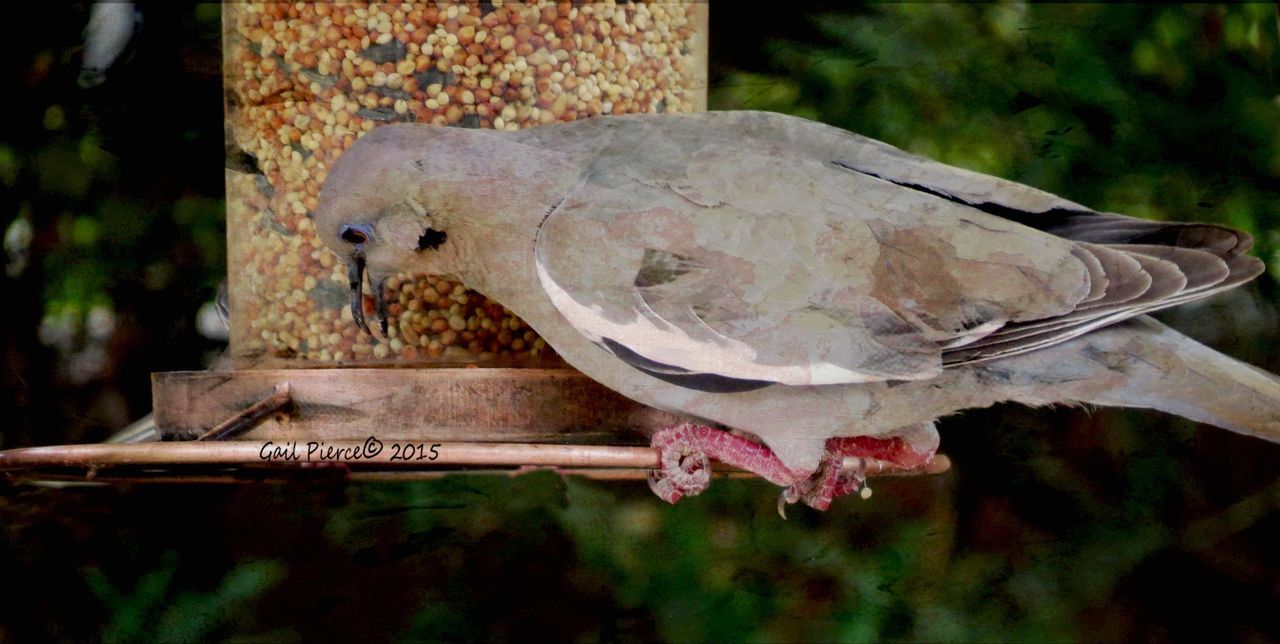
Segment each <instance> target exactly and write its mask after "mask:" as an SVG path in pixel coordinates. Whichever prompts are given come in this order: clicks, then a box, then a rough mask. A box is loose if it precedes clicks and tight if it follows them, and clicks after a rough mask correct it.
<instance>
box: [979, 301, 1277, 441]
mask: <svg viewBox="0 0 1280 644" xmlns="http://www.w3.org/2000/svg"><path fill="white" fill-rule="evenodd" d="M995 364H998V365H999V366H1000V367H1001V368H1002V369H1005V370H1008V371H1011V372H1015V373H1018V374H1019V375H1020V377H1021V378H1022V380H1023V381H1024V382H1027V383H1032V386H1027V387H1023V388H1020V389H1019V390H1018V391H1016V392H1013V393H1012V394H1011V395H1010V396H1009V397H1010V398H1012V399H1014V400H1020V401H1023V402H1030V403H1032V404H1050V403H1054V402H1061V401H1064V400H1066V401H1073V402H1082V403H1091V404H1097V405H1105V406H1113V407H1134V408H1142V409H1156V410H1160V411H1164V412H1167V413H1170V414H1176V415H1178V416H1183V417H1185V418H1190V419H1191V420H1195V421H1197V422H1202V423H1207V424H1210V425H1215V426H1218V427H1222V428H1224V429H1230V430H1232V431H1235V432H1239V433H1241V434H1247V435H1250V436H1257V437H1259V438H1264V439H1266V440H1269V441H1273V442H1280V378H1277V377H1276V376H1274V375H1272V374H1269V373H1267V372H1265V371H1263V370H1261V369H1258V368H1257V367H1254V366H1251V365H1248V364H1245V363H1243V362H1240V361H1239V360H1236V359H1234V358H1231V357H1228V356H1226V355H1223V354H1222V353H1219V352H1217V351H1214V350H1213V349H1210V348H1209V347H1206V346H1204V345H1202V344H1200V343H1199V342H1196V341H1195V340H1192V339H1191V338H1188V337H1186V336H1184V335H1182V334H1181V333H1178V332H1177V331H1174V330H1173V329H1170V328H1169V327H1166V326H1164V325H1163V324H1160V323H1159V322H1156V321H1155V320H1153V319H1151V318H1149V317H1139V318H1134V319H1132V320H1128V321H1126V322H1124V323H1121V324H1118V325H1115V326H1111V327H1108V328H1106V329H1102V330H1099V331H1097V332H1094V333H1092V334H1090V335H1088V336H1085V337H1082V338H1079V339H1077V340H1075V341H1073V342H1070V343H1067V344H1063V345H1059V346H1058V347H1054V348H1053V349H1049V350H1047V351H1043V352H1037V353H1031V354H1025V355H1020V356H1017V357H1015V358H1011V359H1009V360H1007V361H1001V362H998V363H995Z"/></svg>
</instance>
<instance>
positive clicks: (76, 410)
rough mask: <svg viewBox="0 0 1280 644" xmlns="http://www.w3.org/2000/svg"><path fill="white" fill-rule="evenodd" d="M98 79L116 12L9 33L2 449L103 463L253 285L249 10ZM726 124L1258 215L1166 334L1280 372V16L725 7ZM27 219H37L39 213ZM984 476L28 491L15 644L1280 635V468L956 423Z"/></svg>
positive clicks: (148, 31)
mask: <svg viewBox="0 0 1280 644" xmlns="http://www.w3.org/2000/svg"><path fill="white" fill-rule="evenodd" d="M143 7H144V9H145V10H146V18H145V29H144V32H143V37H142V39H141V40H140V41H139V43H138V44H137V46H136V49H135V51H134V53H133V55H132V57H131V59H130V61H129V63H128V64H127V65H126V66H125V67H123V68H120V69H117V70H113V73H112V74H110V75H109V76H108V81H107V82H106V83H105V84H103V85H101V86H99V87H96V88H93V89H89V90H85V89H81V88H80V87H79V86H78V85H77V83H76V79H77V76H78V74H79V73H80V51H79V46H80V38H81V30H82V28H83V25H84V24H85V21H86V19H87V9H86V7H85V6H84V5H81V4H67V5H62V4H60V3H16V4H15V5H14V6H12V7H11V8H8V9H7V12H8V14H7V15H8V18H7V20H8V22H9V25H10V34H9V37H7V38H5V39H3V44H2V45H0V47H3V48H4V49H3V54H4V56H3V59H2V60H3V62H0V74H3V75H4V80H3V83H4V84H3V87H4V89H5V91H4V96H5V98H4V113H5V114H7V116H4V117H3V118H4V120H5V128H4V130H3V133H2V134H0V194H3V195H4V198H3V199H2V200H0V204H3V205H4V207H3V208H2V209H0V227H3V229H4V230H5V244H4V260H5V261H4V263H5V272H4V275H3V276H0V283H2V284H3V287H2V290H0V293H3V296H4V303H3V305H4V308H5V312H6V315H3V316H0V342H3V345H4V356H5V359H4V363H3V365H0V412H2V413H3V415H2V416H0V447H2V448H13V447H20V446H26V445H42V444H57V443H68V442H90V441H97V440H102V439H104V438H106V437H107V436H108V435H109V434H110V433H112V432H113V431H115V430H117V429H119V428H120V427H122V426H124V425H125V424H127V423H128V422H130V421H132V420H134V419H136V418H138V417H140V416H142V415H144V414H146V413H147V412H148V410H149V406H150V400H149V383H148V374H149V373H150V372H152V371H165V370H176V369H193V368H200V367H201V366H202V365H204V364H207V361H208V360H209V359H210V357H211V356H215V355H217V354H218V353H219V352H220V350H221V346H220V345H219V343H218V342H217V341H216V340H211V339H209V338H207V337H205V336H203V335H201V334H200V333H199V331H198V325H197V317H198V312H199V311H200V310H201V307H205V306H207V304H208V303H209V302H210V301H211V300H212V299H213V297H214V291H215V288H216V285H217V284H218V282H219V281H220V280H221V279H222V277H223V276H224V275H225V270H226V268H225V255H224V252H225V251H224V241H223V235H224V229H223V212H222V167H223V162H224V150H223V138H222V113H221V98H222V94H221V87H220V77H219V72H218V64H219V59H218V40H219V30H220V27H219V7H218V5H216V4H202V5H184V4H179V3H159V2H156V3H149V4H144V5H143ZM712 16H713V17H712V33H711V37H712V46H711V49H712V58H713V59H712V62H711V71H712V90H711V105H712V107H713V108H716V109H734V108H754V109H770V110H777V111H785V112H790V113H795V114H800V115H803V116H807V117H811V118H815V119H819V120H823V121H826V122H829V123H832V124H835V125H839V126H841V127H845V128H847V129H851V130H855V131H858V132H861V133H863V134H866V135H869V136H872V137H875V138H879V139H882V140H885V141H888V142H890V143H893V144H895V145H899V146H902V147H905V148H907V149H909V150H911V151H914V152H917V153H921V154H925V155H927V156H931V157H934V158H937V159H939V160H942V161H945V162H948V163H953V164H956V165H960V166H964V167H969V168H972V169H975V170H979V171H983V172H989V173H992V174H997V175H1000V176H1005V177H1009V178H1011V179H1015V180H1018V181H1023V182H1026V183H1030V184H1033V185H1036V186H1038V187H1041V188H1044V189H1047V190H1050V191H1053V192H1056V193H1059V194H1062V195H1063V196H1066V197H1068V198H1070V199H1073V200H1075V201H1079V202H1081V203H1084V204H1087V205H1090V206H1093V207H1096V208H1100V209H1107V210H1111V211H1115V212H1124V213H1129V214H1134V215H1138V216H1143V217H1149V218H1154V219H1169V220H1200V221H1216V222H1221V223H1225V224H1228V225H1232V226H1235V227H1239V228H1243V229H1245V230H1248V231H1250V232H1251V233H1252V234H1253V235H1254V236H1255V237H1256V239H1257V242H1258V243H1257V248H1256V252H1257V253H1258V254H1259V256H1261V257H1263V258H1264V259H1266V260H1267V261H1268V263H1269V265H1270V266H1271V270H1270V271H1269V273H1268V274H1267V275H1264V276H1263V277H1262V278H1260V279H1258V280H1257V281H1255V282H1254V283H1252V284H1250V285H1249V286H1248V287H1246V288H1243V289H1239V290H1238V291H1236V292H1233V293H1230V294H1225V295H1223V296H1220V297H1217V298H1215V299H1213V300H1210V301H1208V302H1204V303H1199V304H1193V305H1188V306H1185V307H1182V308H1180V309H1178V310H1176V311H1172V312H1169V313H1167V314H1162V315H1161V317H1162V319H1164V320H1165V321H1166V322H1168V323H1170V324H1173V325H1174V326H1176V327H1177V328H1179V329H1181V330H1183V331H1184V332H1186V333H1188V334H1191V335H1192V336H1194V337H1196V338H1198V339H1200V340H1202V341H1204V342H1206V343H1208V344H1210V345H1212V346H1215V347H1218V348H1220V349H1222V350H1223V351H1226V352H1228V353H1230V354H1231V355H1234V356H1237V357H1239V358H1241V359H1243V360H1246V361H1248V362H1251V363H1253V364H1257V365H1260V366H1263V367H1265V368H1268V369H1269V370H1271V371H1272V372H1276V371H1277V370H1280V352H1277V351H1276V350H1275V346H1276V345H1277V342H1278V341H1280V332H1278V331H1277V324H1276V320H1277V312H1276V304H1277V301H1278V297H1277V284H1276V280H1275V276H1276V275H1277V272H1276V271H1277V268H1280V257H1278V256H1277V250H1278V249H1280V129H1278V127H1280V97H1278V96H1280V84H1278V83H1277V73H1278V72H1277V63H1280V55H1278V54H1277V46H1278V45H1280V31H1278V29H1277V19H1276V9H1275V7H1274V5H1270V4H1267V5H1233V6H1177V5H1169V6H1103V5H1069V6H1050V5H1035V6H1030V7H1019V6H1001V5H982V6H945V5H928V4H908V5H871V6H849V5H845V4H842V3H811V4H804V3H789V4H777V5H769V6H767V7H752V8H750V9H748V8H746V5H725V6H717V7H713V8H712ZM15 222H16V223H15ZM941 428H942V432H943V450H944V451H945V452H947V453H948V454H950V456H951V457H952V459H953V461H954V462H955V468H954V470H953V471H952V472H951V473H949V474H947V475H944V476H938V477H933V478H928V479H903V480H895V481H887V482H882V483H878V484H877V485H876V486H875V490H876V494H875V496H874V497H873V498H872V499H871V500H870V501H866V502H859V501H855V500H845V501H844V502H841V503H837V504H836V505H835V507H834V508H833V509H832V510H831V511H829V512H827V513H825V514H819V513H815V512H809V511H805V510H803V509H798V510H795V511H793V512H792V513H791V519H790V520H789V521H786V522H784V521H781V520H780V519H778V518H777V516H776V515H775V514H774V499H775V495H776V492H775V490H774V489H773V488H772V487H771V486H768V485H766V484H764V483H760V482H748V481H742V482H729V481H720V482H717V483H716V484H715V485H713V486H712V488H711V490H709V491H708V492H707V493H705V494H703V495H702V496H699V497H696V498H693V499H687V500H685V501H683V502H682V503H680V504H679V505H678V506H674V507H668V506H666V505H664V504H662V503H661V502H660V501H658V500H657V499H655V498H653V497H652V496H650V495H649V493H648V491H647V490H646V489H645V488H644V486H643V485H640V484H631V483H618V484H602V483H589V482H583V481H578V480H561V479H559V478H557V477H554V476H550V475H542V474H540V475H535V476H528V477H522V478H520V479H516V480H507V479H498V478H487V477H455V478H451V479H446V480H443V481H440V482H435V483H421V484H412V485H410V484H397V485H389V484H383V485H372V484H370V485H348V484H343V483H341V482H335V481H332V480H329V479H327V478H324V477H317V478H315V479H312V480H300V481H299V482H297V483H295V484H289V485H252V486H239V487H230V486H228V487H219V486H196V485H188V486H172V487H163V486H135V487H60V488H51V487H33V486H19V485H7V484H3V483H0V530H3V540H2V541H0V571H3V573H2V574H0V579H3V580H4V581H5V582H7V584H8V586H9V589H10V590H12V591H14V592H13V593H9V594H8V595H9V597H8V598H7V599H5V600H3V601H0V641H10V640H12V641H28V640H45V639H50V638H52V639H61V640H83V639H107V640H134V639H139V638H141V639H159V640H177V639H184V640H190V639H197V638H198V639H205V638H219V639H225V638H237V639H243V638H251V639H268V640H297V639H303V638H314V637H320V638H326V639H328V638H338V637H343V638H346V637H351V638H355V637H359V638H361V639H366V638H367V639H372V640H387V639H463V638H476V637H480V638H501V637H508V636H522V635H539V636H551V637H556V638H558V639H572V640H580V639H582V640H599V639H606V640H619V639H620V640H632V639H641V638H643V639H650V638H660V639H667V640H676V641H697V640H729V639H753V640H794V639H819V640H835V639H839V640H870V639H908V640H922V639H923V640H939V639H944V640H992V639H1000V640H1089V641H1093V640H1121V639H1143V640H1180V639H1208V638H1213V639H1215V640H1217V639H1241V640H1250V641H1275V640H1277V639H1280V612H1277V611H1276V606H1278V605H1280V575H1278V574H1277V571H1280V553H1278V552H1277V548H1276V544H1277V543H1280V513H1278V512H1277V509H1278V508H1280V481H1278V480H1277V476H1276V473H1277V469H1278V468H1277V465H1276V464H1277V463H1280V447H1277V446H1276V445H1273V444H1269V443H1264V442H1262V441H1259V440H1256V439H1249V438H1244V437H1241V436H1237V435H1234V434H1230V433H1228V432H1225V431H1222V430H1218V429H1215V428H1212V427H1205V426H1196V425H1195V424H1194V423H1191V422H1189V421H1185V420H1182V419H1178V418H1173V417H1169V416H1163V415H1159V414H1155V413H1143V412H1123V411H1116V410H1084V409H1077V408H1060V409H1042V410H1030V409H1025V408H1022V407H1017V406H1001V407H997V408H994V409H989V410H981V411H974V412H970V413H966V414H962V415H960V416H957V417H954V418H949V419H946V420H945V421H943V422H942V424H941Z"/></svg>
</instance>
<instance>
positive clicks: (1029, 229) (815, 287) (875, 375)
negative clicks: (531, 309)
mask: <svg viewBox="0 0 1280 644" xmlns="http://www.w3.org/2000/svg"><path fill="white" fill-rule="evenodd" d="M513 134H514V136H515V137H517V140H519V141H521V142H523V143H525V144H529V145H538V146H546V147H553V148H558V149H560V150H561V151H566V152H572V153H576V154H579V155H583V156H585V157H586V158H589V159H591V161H590V162H589V163H587V164H586V165H585V171H584V173H583V176H582V182H581V183H580V184H579V186H578V187H577V188H576V189H575V190H574V191H573V192H572V194H569V195H567V196H566V198H565V200H564V201H563V202H562V203H561V204H560V206H559V207H558V208H556V209H554V210H553V212H552V213H551V214H550V215H549V216H548V218H547V220H546V222H545V224H544V226H543V230H542V231H541V232H540V241H539V244H538V258H539V263H540V266H539V270H540V275H541V277H542V279H543V284H544V286H545V287H546V288H547V290H548V292H550V293H552V294H554V295H555V298H556V300H557V306H558V307H559V308H560V310H561V311H562V312H563V313H565V315H566V316H568V317H570V319H571V321H572V322H573V323H574V324H575V326H577V328H578V329H579V330H580V331H582V332H583V333H585V334H586V335H588V336H589V337H592V338H598V339H599V341H600V342H601V343H602V344H603V345H604V346H606V347H610V348H611V350H612V351H613V352H614V353H615V354H616V355H619V356H620V357H623V359H625V360H627V361H628V362H631V363H632V364H633V365H636V366H637V368H642V369H645V370H648V371H650V372H651V373H654V374H655V375H659V377H666V378H668V379H673V380H675V379H680V381H681V382H684V383H685V384H692V385H694V386H705V387H709V388H714V387H721V388H726V389H733V388H749V387H752V386H760V385H762V384H764V383H772V382H782V383H788V384H801V383H828V382H860V381H868V380H883V379H912V378H917V379H918V378H927V377H929V376H930V375H933V374H935V373H936V372H937V369H938V368H939V365H940V364H941V365H946V366H953V365H963V364H971V363H974V362H982V361H986V360H991V359H995V358H1000V357H1006V356H1012V355H1016V354H1019V353H1024V352H1027V351H1031V350H1035V349H1039V348H1043V347H1047V346H1051V345H1053V344H1056V343H1059V342H1063V341H1065V340H1068V339H1070V338H1073V337H1076V336H1078V335H1081V334H1083V333H1085V332H1088V331H1090V330H1092V329H1095V328H1098V327H1100V326H1103V325H1106V324H1111V323H1114V322H1117V321H1119V320H1123V319H1127V318H1130V317H1133V316H1136V315H1140V314H1142V313H1145V312H1149V311H1152V310H1156V309H1159V308H1164V307H1167V306H1172V305H1174V304H1179V303H1182V302H1186V301H1190V300H1192V299H1198V298H1200V297H1205V296H1208V295H1211V294H1213V293H1216V292H1219V291H1222V290H1225V289H1228V288H1231V287H1233V286H1236V285H1238V284H1240V283H1242V282H1244V281H1247V280H1249V279H1252V278H1253V277H1254V276H1256V275H1258V274H1259V273H1260V272H1261V271H1262V270H1263V268H1264V267H1263V264H1262V262H1261V261H1259V260H1258V259H1256V258H1253V257H1249V256H1247V255H1244V254H1243V253H1244V251H1246V250H1247V249H1248V248H1249V246H1250V245H1251V243H1252V240H1251V239H1250V238H1249V236H1248V235H1247V234H1244V233H1241V232H1238V231H1234V230H1231V229H1227V228H1224V227H1221V226H1216V225H1210V224H1187V223H1176V222H1174V223H1170V222H1153V221H1146V220H1141V219H1134V218H1131V217H1126V216H1123V215H1116V214H1110V213H1099V212H1095V211H1092V210H1090V209H1088V208H1085V207H1084V206H1081V205H1079V204H1076V203H1074V202H1071V201H1068V200H1066V199H1062V198H1060V197H1057V196H1055V195H1052V194H1050V193H1047V192H1044V191H1041V190H1037V189H1035V188H1032V187H1030V186H1026V185H1023V184H1019V183H1016V182H1012V181H1007V180H1004V179H999V178H997V177H991V176H988V175H983V174H979V173H975V172H971V171H968V170H963V169H960V168H954V167H951V166H947V165H944V164H941V163H937V162H935V161H931V160H928V159H924V158H921V157H917V156H914V155H911V154H908V153H906V152H904V151H902V150H899V149H897V148H894V147H892V146H890V145H887V144H885V143H882V142H879V141H875V140H873V139H869V138H866V137H863V136H859V135H856V134H853V133H850V132H846V131H844V130H840V129H838V128H834V127H830V126H826V125H823V124H820V123H815V122H812V121H807V120H803V119H797V118H794V117H788V116H784V115H779V114H771V113H765V112H711V113H705V114H699V115H692V116H675V115H672V116H667V117H661V118H653V117H644V116H641V117H617V118H605V119H590V120H588V121H580V122H575V123H570V124H565V125H559V126H551V127H547V128H534V129H531V130H526V131H522V132H518V133H513ZM570 313H573V315H572V316H571V315H570ZM708 374H709V375H708ZM703 375H708V376H707V377H702V376H703ZM714 375H720V376H725V377H727V378H730V379H734V380H726V379H724V378H715V377H711V376H714Z"/></svg>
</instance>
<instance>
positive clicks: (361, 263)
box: [347, 248, 391, 338]
mask: <svg viewBox="0 0 1280 644" xmlns="http://www.w3.org/2000/svg"><path fill="white" fill-rule="evenodd" d="M365 272H366V270H365V258H364V250H362V249H359V248H357V249H355V250H353V251H351V255H350V256H349V257H348V258H347V284H348V285H349V286H350V287H351V317H352V318H353V319H354V320H355V321H356V326H358V327H359V328H360V329H362V330H364V332H365V333H368V334H369V335H371V336H372V335H373V332H372V331H370V330H369V323H368V322H367V321H366V320H365V319H364V277H365ZM368 272H369V285H370V286H371V287H372V288H373V302H374V308H375V312H376V314H377V316H378V329H379V330H381V331H382V337H384V338H385V337H387V300H386V290H387V289H386V286H387V279H388V278H390V277H391V276H390V275H374V274H373V272H372V271H368Z"/></svg>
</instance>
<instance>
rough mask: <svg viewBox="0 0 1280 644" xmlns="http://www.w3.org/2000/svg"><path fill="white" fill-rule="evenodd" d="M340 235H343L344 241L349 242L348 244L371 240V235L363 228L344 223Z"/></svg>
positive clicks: (339, 231) (339, 230)
mask: <svg viewBox="0 0 1280 644" xmlns="http://www.w3.org/2000/svg"><path fill="white" fill-rule="evenodd" d="M338 237H341V238H342V241H344V242H347V243H348V244H363V243H365V242H367V241H369V235H368V234H367V233H365V232H364V231H363V230H360V229H359V228H356V227H355V226H348V225H346V224H343V226H342V227H341V228H339V229H338Z"/></svg>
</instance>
